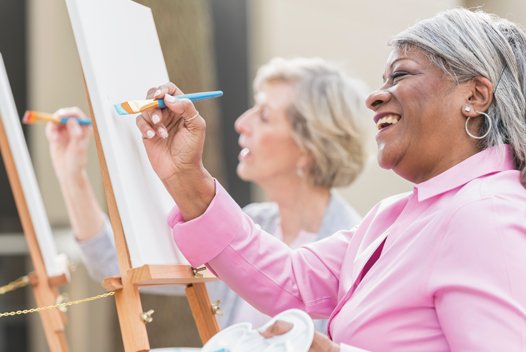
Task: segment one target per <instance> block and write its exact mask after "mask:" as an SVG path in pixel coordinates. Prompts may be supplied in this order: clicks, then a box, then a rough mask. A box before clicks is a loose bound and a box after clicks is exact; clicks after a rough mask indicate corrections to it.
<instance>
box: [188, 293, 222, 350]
mask: <svg viewBox="0 0 526 352" xmlns="http://www.w3.org/2000/svg"><path fill="white" fill-rule="evenodd" d="M186 298H187V299H188V304H189V305H190V310H191V311H192V315H193V316H194V321H195V325H196V326H197V331H199V336H200V337H201V341H202V342H203V344H205V343H206V342H207V341H208V340H210V338H211V337H212V336H214V335H215V334H216V333H217V332H218V331H219V324H218V323H217V319H216V317H215V315H214V313H213V312H212V304H211V303H210V298H209V297H208V292H207V291H206V286H205V284H204V283H195V284H190V285H187V286H186Z"/></svg>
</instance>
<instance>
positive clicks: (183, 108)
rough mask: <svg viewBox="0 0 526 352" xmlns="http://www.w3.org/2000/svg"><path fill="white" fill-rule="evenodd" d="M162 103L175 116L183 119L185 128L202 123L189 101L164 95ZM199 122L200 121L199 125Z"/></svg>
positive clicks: (197, 112)
mask: <svg viewBox="0 0 526 352" xmlns="http://www.w3.org/2000/svg"><path fill="white" fill-rule="evenodd" d="M164 103H165V105H166V107H167V108H168V109H170V110H171V111H172V112H173V113H174V114H175V115H176V116H179V117H180V118H183V120H184V124H185V126H186V127H190V126H194V127H195V126H197V125H199V124H202V122H204V120H203V118H202V117H200V115H199V111H197V109H196V108H195V105H194V103H192V102H191V101H190V100H189V99H177V98H176V97H174V96H172V95H165V96H164ZM200 120H202V121H201V123H200Z"/></svg>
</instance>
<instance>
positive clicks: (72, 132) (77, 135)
mask: <svg viewBox="0 0 526 352" xmlns="http://www.w3.org/2000/svg"><path fill="white" fill-rule="evenodd" d="M66 129H67V130H68V134H69V137H70V138H71V139H72V140H75V141H79V140H82V139H84V138H85V137H87V135H88V133H87V132H89V129H88V128H87V127H84V128H83V127H81V126H80V125H79V124H78V122H77V121H76V120H75V119H69V120H68V122H67V123H66Z"/></svg>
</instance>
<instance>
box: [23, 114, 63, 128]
mask: <svg viewBox="0 0 526 352" xmlns="http://www.w3.org/2000/svg"><path fill="white" fill-rule="evenodd" d="M48 121H51V122H58V121H59V120H58V118H57V117H55V116H53V115H50V114H46V113H43V112H37V111H26V112H25V114H24V117H23V118H22V122H23V123H25V124H27V125H30V124H33V123H37V122H48Z"/></svg>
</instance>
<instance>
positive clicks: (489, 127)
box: [464, 111, 493, 139]
mask: <svg viewBox="0 0 526 352" xmlns="http://www.w3.org/2000/svg"><path fill="white" fill-rule="evenodd" d="M477 114H480V115H482V116H484V118H485V119H486V120H487V121H488V130H487V131H486V133H484V134H483V135H482V136H475V135H474V134H473V133H471V132H469V128H468V124H469V120H470V119H471V116H468V118H467V119H466V123H465V124H464V129H465V130H466V133H467V134H468V136H470V137H471V138H473V139H484V138H486V137H487V136H488V134H489V132H490V131H491V128H492V127H493V125H492V122H491V117H489V115H488V114H486V113H485V112H479V111H477ZM480 115H479V116H480Z"/></svg>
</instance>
